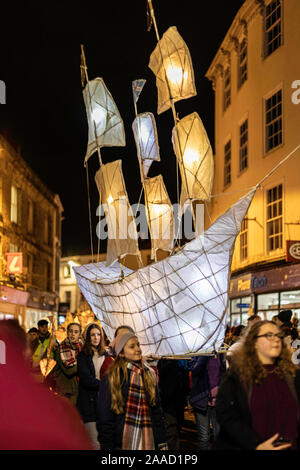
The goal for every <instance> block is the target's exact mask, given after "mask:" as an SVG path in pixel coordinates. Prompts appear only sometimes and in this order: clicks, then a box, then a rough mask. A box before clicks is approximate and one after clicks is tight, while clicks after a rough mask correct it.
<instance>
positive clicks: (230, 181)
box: [223, 137, 232, 188]
mask: <svg viewBox="0 0 300 470" xmlns="http://www.w3.org/2000/svg"><path fill="white" fill-rule="evenodd" d="M228 144H229V145H230V151H229V152H227V153H226V147H227V146H228ZM228 153H229V154H230V159H228V158H227V161H226V155H227V154H228ZM228 167H229V169H230V170H229V172H227V171H226V168H228ZM223 168H224V170H223V171H224V181H223V183H224V188H227V187H228V186H230V184H231V183H232V180H231V175H232V145H231V137H229V138H228V139H227V140H226V143H225V144H224V166H223ZM228 173H229V181H227V180H226V175H227V174H228Z"/></svg>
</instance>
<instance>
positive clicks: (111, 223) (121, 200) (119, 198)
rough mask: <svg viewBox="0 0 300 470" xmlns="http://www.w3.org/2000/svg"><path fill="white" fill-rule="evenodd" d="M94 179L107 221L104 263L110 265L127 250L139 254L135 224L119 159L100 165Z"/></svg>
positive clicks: (126, 252)
mask: <svg viewBox="0 0 300 470" xmlns="http://www.w3.org/2000/svg"><path fill="white" fill-rule="evenodd" d="M95 181H96V184H97V187H98V191H99V194H100V196H101V201H102V204H103V207H104V212H105V218H106V222H107V225H108V244H107V255H106V262H107V264H108V265H110V264H112V263H114V262H115V261H116V260H117V259H118V258H122V257H124V256H125V255H127V254H136V255H138V256H139V257H140V252H139V248H138V242H137V231H136V225H135V221H134V217H133V213H132V209H131V206H130V204H129V201H128V196H127V191H126V186H125V182H124V177H123V172H122V161H121V160H115V161H113V162H110V163H106V164H105V165H102V166H101V167H100V169H99V170H98V171H97V173H96V176H95Z"/></svg>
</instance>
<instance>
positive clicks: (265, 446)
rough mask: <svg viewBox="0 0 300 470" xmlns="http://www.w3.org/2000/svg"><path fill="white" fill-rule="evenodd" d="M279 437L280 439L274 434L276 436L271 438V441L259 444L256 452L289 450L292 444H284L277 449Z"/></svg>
mask: <svg viewBox="0 0 300 470" xmlns="http://www.w3.org/2000/svg"><path fill="white" fill-rule="evenodd" d="M278 437H279V434H278V433H277V434H274V436H272V437H270V439H268V440H267V441H264V442H262V443H261V444H259V445H258V446H257V447H256V450H284V449H288V448H289V447H291V445H292V444H291V443H289V444H282V445H280V446H277V447H275V446H274V442H275V441H276V439H278Z"/></svg>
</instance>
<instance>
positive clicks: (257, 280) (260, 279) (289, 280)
mask: <svg viewBox="0 0 300 470" xmlns="http://www.w3.org/2000/svg"><path fill="white" fill-rule="evenodd" d="M299 287H300V264H294V265H289V266H284V267H280V268H279V267H277V268H274V269H268V270H265V271H256V272H254V273H252V274H246V275H245V274H244V275H241V276H240V277H236V278H232V279H231V281H230V289H229V296H230V298H234V297H239V296H241V297H242V296H244V295H251V294H253V293H257V294H260V293H263V292H276V291H283V290H286V289H299Z"/></svg>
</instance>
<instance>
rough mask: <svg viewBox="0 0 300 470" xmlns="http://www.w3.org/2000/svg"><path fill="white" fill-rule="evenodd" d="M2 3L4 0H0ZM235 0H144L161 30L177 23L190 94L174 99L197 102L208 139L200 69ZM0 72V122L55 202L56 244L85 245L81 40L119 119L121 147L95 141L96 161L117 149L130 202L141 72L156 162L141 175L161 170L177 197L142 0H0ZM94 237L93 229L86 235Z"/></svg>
mask: <svg viewBox="0 0 300 470" xmlns="http://www.w3.org/2000/svg"><path fill="white" fill-rule="evenodd" d="M4 3H5V4H4ZM242 4H243V0H227V1H226V2H225V1H222V2H217V4H216V2H212V1H204V0H185V1H179V0H176V1H174V0H153V6H154V9H155V14H156V19H157V24H158V29H159V32H160V36H162V35H163V33H164V32H165V31H166V30H167V29H168V27H170V26H176V27H177V29H178V31H179V33H180V34H181V36H182V37H183V39H184V40H185V42H186V44H187V46H188V47H189V50H190V53H191V56H192V61H193V66H194V72H195V80H196V88H197V93H198V94H197V96H196V97H194V98H191V99H189V100H184V101H182V102H179V103H177V104H176V109H177V112H179V116H180V117H183V116H184V115H186V114H189V113H191V112H194V111H196V112H198V113H199V115H200V117H201V119H202V120H203V123H204V125H205V127H206V130H207V133H208V136H209V138H210V140H211V143H212V145H213V144H214V134H213V126H214V96H213V91H212V87H211V83H210V82H209V81H208V80H207V79H206V78H205V76H204V75H205V72H206V71H207V69H208V67H209V65H210V63H211V61H212V59H213V58H214V56H215V54H216V52H217V50H218V47H219V46H220V44H221V42H222V40H223V38H224V36H225V34H226V32H227V30H228V28H229V26H230V25H231V23H232V21H233V19H234V16H235V14H236V13H237V11H238V10H239V8H240V7H241V5H242ZM0 21H1V23H2V24H0V27H1V28H0V40H1V44H0V80H4V81H5V83H6V91H7V99H6V101H7V104H6V105H2V106H0V131H1V132H4V133H5V135H7V136H9V138H10V139H11V141H13V142H14V143H15V144H16V145H17V144H19V145H20V146H21V151H22V156H23V158H24V159H25V160H26V161H27V163H28V164H29V165H30V166H31V168H32V169H33V170H35V172H36V173H37V174H38V175H39V176H40V178H41V179H42V180H43V181H44V182H45V183H46V185H47V186H48V187H49V188H50V189H51V190H52V191H54V192H56V193H58V194H59V195H60V198H61V200H62V203H63V206H64V217H65V219H64V221H63V232H62V233H63V239H62V242H63V254H64V255H71V254H76V253H88V252H89V251H90V238H89V221H88V203H87V185H86V172H85V169H84V166H83V160H84V155H85V150H86V145H87V122H86V116H85V108H84V102H83V98H82V90H81V81H80V68H79V67H80V44H84V46H85V53H86V59H87V66H88V74H89V78H90V79H92V78H95V77H103V79H104V81H105V83H106V86H107V87H108V89H109V91H110V92H111V94H112V96H113V98H114V100H115V102H116V104H117V107H118V109H119V111H120V114H121V116H122V118H123V120H124V124H125V132H126V147H114V148H103V149H102V151H101V153H102V159H103V163H107V162H109V161H112V160H114V159H117V158H121V159H122V162H123V163H122V165H123V173H124V177H125V182H126V186H127V191H128V195H129V200H130V203H131V204H134V203H136V202H137V201H138V197H139V194H140V190H141V182H140V177H139V167H138V161H137V157H136V148H135V143H134V137H133V133H132V128H131V125H132V121H133V119H134V117H135V114H134V107H133V101H132V91H131V82H132V80H135V79H137V78H145V79H147V83H146V85H145V87H144V89H143V92H142V94H141V96H140V99H139V101H138V111H139V112H145V111H150V112H153V113H154V115H155V117H156V122H157V128H158V137H159V144H160V154H161V162H160V163H158V162H154V164H153V165H152V167H151V170H150V172H149V176H154V175H157V174H159V173H162V175H163V176H164V180H165V184H166V187H167V190H168V192H169V195H170V198H171V201H172V202H173V203H174V202H176V159H175V156H174V154H173V150H172V144H171V131H172V127H173V119H172V113H171V111H166V112H164V113H163V114H161V115H159V116H157V114H156V109H157V90H156V85H155V77H154V75H153V73H152V71H151V70H150V69H149V68H148V63H149V57H150V54H151V52H152V51H153V49H154V48H155V46H156V37H155V32H154V28H152V30H151V31H150V32H148V31H147V27H146V0H128V1H127V2H126V1H124V0H115V1H112V0H110V1H109V0H108V1H103V0H97V1H91V0H86V1H80V2H78V1H75V0H73V1H72V2H71V1H68V0H67V1H63V2H61V1H60V2H58V1H52V2H50V1H47V0H44V1H40V0H39V1H35V0H32V1H26V0H24V1H22V2H17V1H8V0H5V2H1V20H0ZM89 162H90V163H89V173H90V187H91V204H92V217H93V228H94V231H95V227H96V224H97V217H96V207H97V202H98V192H97V188H96V185H95V183H94V174H95V172H96V170H97V169H98V157H97V155H96V154H95V156H93V157H91V158H90V160H89ZM95 243H96V238H95Z"/></svg>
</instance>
